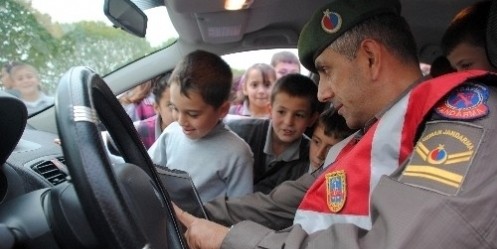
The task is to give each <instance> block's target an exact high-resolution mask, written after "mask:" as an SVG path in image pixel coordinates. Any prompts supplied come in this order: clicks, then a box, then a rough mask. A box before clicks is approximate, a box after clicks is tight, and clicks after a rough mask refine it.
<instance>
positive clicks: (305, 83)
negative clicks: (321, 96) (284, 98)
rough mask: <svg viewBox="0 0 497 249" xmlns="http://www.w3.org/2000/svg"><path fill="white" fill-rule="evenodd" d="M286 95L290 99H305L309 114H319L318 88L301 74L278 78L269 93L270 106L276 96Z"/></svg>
mask: <svg viewBox="0 0 497 249" xmlns="http://www.w3.org/2000/svg"><path fill="white" fill-rule="evenodd" d="M279 93H286V94H288V95H290V96H292V97H301V98H307V99H308V100H309V103H310V105H311V113H315V112H321V111H322V108H323V104H322V103H321V102H319V100H318V98H317V94H318V87H317V86H316V84H314V81H312V80H311V78H309V77H307V76H305V75H302V74H287V75H285V76H283V77H281V78H279V79H278V80H277V81H276V83H275V84H274V86H273V90H272V92H271V104H273V103H274V99H275V98H276V95H277V94H279Z"/></svg>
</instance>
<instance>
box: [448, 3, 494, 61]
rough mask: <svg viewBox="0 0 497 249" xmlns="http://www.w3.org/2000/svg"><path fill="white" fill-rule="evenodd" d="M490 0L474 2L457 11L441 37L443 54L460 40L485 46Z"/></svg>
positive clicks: (450, 50) (460, 41) (449, 50)
mask: <svg viewBox="0 0 497 249" xmlns="http://www.w3.org/2000/svg"><path fill="white" fill-rule="evenodd" d="M490 4H491V1H489V0H485V1H480V2H476V3H475V4H473V5H470V6H468V7H466V8H464V9H462V10H461V11H459V12H458V13H457V15H456V16H455V17H454V18H453V19H452V21H451V22H450V24H449V27H448V28H447V30H446V31H445V33H444V35H443V37H442V49H443V53H444V54H445V55H448V54H450V53H451V52H452V50H453V49H454V48H455V47H456V46H457V45H459V44H460V43H462V42H467V43H469V44H471V45H474V46H477V47H482V48H485V47H486V46H485V44H486V37H487V31H486V30H487V19H488V16H489V13H490Z"/></svg>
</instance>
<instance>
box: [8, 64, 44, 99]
mask: <svg viewBox="0 0 497 249" xmlns="http://www.w3.org/2000/svg"><path fill="white" fill-rule="evenodd" d="M10 77H11V78H12V81H13V82H14V88H16V89H17V90H19V91H20V92H21V94H27V93H32V92H38V84H39V83H40V81H39V79H38V75H36V73H35V72H33V70H31V69H29V68H19V69H17V70H15V71H12V72H11V76H10Z"/></svg>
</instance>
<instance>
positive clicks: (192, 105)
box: [170, 84, 229, 139]
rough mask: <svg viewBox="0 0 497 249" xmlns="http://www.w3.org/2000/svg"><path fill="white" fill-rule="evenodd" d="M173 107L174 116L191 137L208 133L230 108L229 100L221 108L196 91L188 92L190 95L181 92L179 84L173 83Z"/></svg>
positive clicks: (196, 137)
mask: <svg viewBox="0 0 497 249" xmlns="http://www.w3.org/2000/svg"><path fill="white" fill-rule="evenodd" d="M170 93H171V105H170V106H171V109H172V112H173V117H174V119H175V120H177V121H178V123H179V124H180V125H181V127H182V128H183V133H184V134H185V135H186V136H187V137H188V138H190V139H199V138H202V137H204V136H205V135H207V134H208V133H209V132H210V131H211V130H212V129H213V128H214V127H215V126H216V124H217V123H218V122H219V120H220V119H222V118H224V116H226V114H227V113H228V110H229V102H227V101H226V102H225V103H224V104H223V105H221V106H220V107H219V108H217V109H215V108H214V107H213V106H211V105H209V104H207V103H205V102H204V100H203V98H202V96H200V94H199V93H197V92H195V91H190V92H188V95H189V97H186V96H185V95H183V94H181V93H180V87H179V86H178V84H172V85H171V87H170Z"/></svg>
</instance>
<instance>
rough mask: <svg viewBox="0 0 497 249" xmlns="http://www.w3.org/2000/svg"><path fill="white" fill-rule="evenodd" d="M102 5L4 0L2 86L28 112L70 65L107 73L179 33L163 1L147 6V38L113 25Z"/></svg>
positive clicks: (39, 106)
mask: <svg viewBox="0 0 497 249" xmlns="http://www.w3.org/2000/svg"><path fill="white" fill-rule="evenodd" d="M60 6H64V8H62V7H60ZM103 6H104V0H71V1H70V2H69V1H66V0H2V3H1V4H0V19H1V20H2V21H1V22H0V32H1V33H2V40H1V43H0V51H1V52H0V64H1V65H2V72H1V76H2V78H1V79H2V82H1V83H2V89H3V90H6V91H8V92H10V93H12V94H14V95H16V96H18V97H20V98H21V99H23V100H24V102H25V103H26V105H27V107H28V112H29V114H30V115H34V114H36V113H37V112H39V111H42V110H43V109H45V108H46V107H49V106H51V104H47V103H53V95H54V94H55V90H56V88H57V83H58V81H59V79H60V77H61V75H62V74H63V73H64V72H66V71H67V70H68V69H69V68H70V67H72V66H77V65H85V66H88V67H90V68H92V69H93V70H94V71H95V72H97V73H99V74H100V75H106V74H108V73H110V72H112V71H114V70H116V69H118V68H120V67H122V66H125V65H127V64H129V63H130V62H132V61H135V60H137V59H139V58H142V57H144V56H146V55H149V54H151V53H154V52H155V51H157V50H160V49H162V48H164V47H167V46H168V45H169V44H171V43H173V42H174V41H175V40H176V39H177V37H178V34H177V32H176V31H175V30H174V27H173V26H172V24H171V23H170V20H169V18H168V15H167V10H166V8H165V7H164V6H161V7H156V8H152V9H149V10H146V11H145V13H146V15H147V17H148V25H147V35H146V39H143V38H139V37H136V36H133V35H131V34H128V33H126V32H124V31H122V30H118V29H116V28H114V27H113V25H112V23H111V22H110V21H109V20H108V19H107V17H106V16H105V14H104V11H103ZM164 13H166V14H164ZM159 30H160V32H159ZM20 64H22V66H21V67H16V66H19V65H20ZM16 68H17V69H16ZM11 69H14V70H13V71H11ZM9 76H11V77H9ZM44 97H46V98H44Z"/></svg>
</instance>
